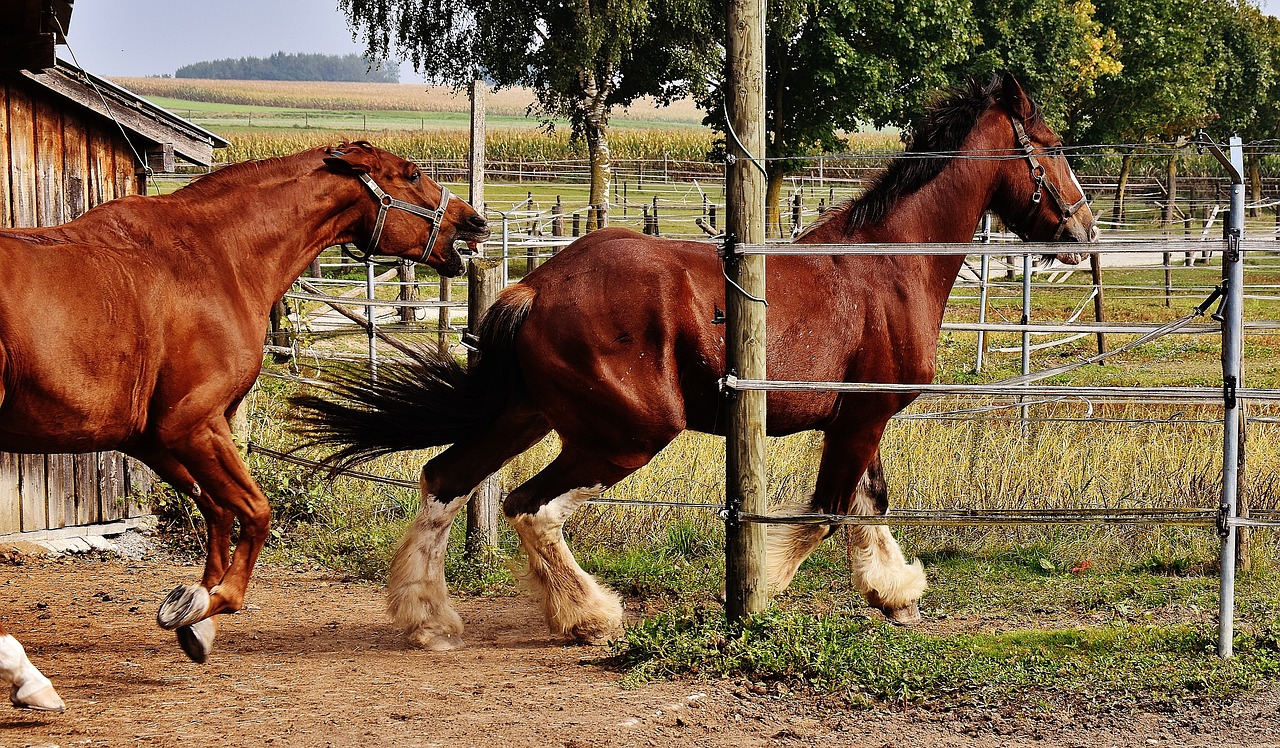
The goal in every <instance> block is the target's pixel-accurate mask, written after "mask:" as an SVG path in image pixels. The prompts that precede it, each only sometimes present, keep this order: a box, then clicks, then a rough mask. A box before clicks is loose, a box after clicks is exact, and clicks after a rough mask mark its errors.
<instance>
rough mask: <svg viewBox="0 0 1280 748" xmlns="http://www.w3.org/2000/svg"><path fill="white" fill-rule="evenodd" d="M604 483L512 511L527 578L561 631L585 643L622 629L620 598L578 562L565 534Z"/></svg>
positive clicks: (551, 622)
mask: <svg viewBox="0 0 1280 748" xmlns="http://www.w3.org/2000/svg"><path fill="white" fill-rule="evenodd" d="M603 490H604V489H603V486H594V487H591V488H575V489H573V490H571V491H569V492H568V493H565V494H562V495H560V496H557V497H556V498H554V499H552V500H551V501H549V502H547V503H546V504H544V505H543V506H542V507H541V508H539V509H538V511H537V512H535V513H533V514H516V515H515V516H511V515H510V514H508V516H507V519H509V520H510V521H511V524H512V526H513V527H515V529H516V533H517V534H518V535H519V536H520V543H521V545H522V546H524V550H525V554H526V555H527V556H528V557H529V568H528V571H527V574H526V576H525V581H526V582H527V583H528V584H529V586H530V587H531V588H532V590H533V592H534V594H535V595H536V596H537V598H538V599H539V602H540V603H541V605H542V611H543V615H544V616H545V617H546V620H547V626H548V627H549V628H550V629H551V632H552V633H553V634H555V635H557V636H563V637H566V638H569V639H572V640H574V641H578V642H581V643H583V644H607V643H609V642H610V641H613V640H614V639H617V638H618V637H619V636H621V635H622V600H621V599H620V598H619V597H618V594H617V593H616V592H614V591H613V590H611V589H609V588H608V587H605V586H604V585H602V584H600V583H599V582H597V581H596V580H595V579H594V578H593V577H592V576H591V575H590V574H588V573H586V572H585V571H583V570H582V567H580V566H578V562H577V561H575V560H574V558H573V553H572V552H571V551H570V550H569V546H568V544H567V543H565V540H564V532H563V529H564V523H565V522H566V521H567V520H568V519H569V517H570V516H572V514H573V513H574V512H575V511H577V509H578V507H580V506H582V505H583V504H584V503H585V502H586V501H588V500H589V499H592V498H595V497H596V496H599V495H600V492H601V491H603Z"/></svg>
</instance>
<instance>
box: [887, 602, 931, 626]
mask: <svg viewBox="0 0 1280 748" xmlns="http://www.w3.org/2000/svg"><path fill="white" fill-rule="evenodd" d="M880 612H881V613H884V617H885V618H886V619H887V620H888V621H889V623H892V624H894V625H897V626H910V625H911V624H913V623H920V621H922V620H924V619H923V618H922V617H921V616H920V603H911V604H910V605H905V606H903V607H901V608H881V609H880Z"/></svg>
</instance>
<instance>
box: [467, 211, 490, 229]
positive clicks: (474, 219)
mask: <svg viewBox="0 0 1280 748" xmlns="http://www.w3.org/2000/svg"><path fill="white" fill-rule="evenodd" d="M467 223H469V224H471V226H472V227H473V228H477V229H483V228H488V226H489V222H488V221H487V220H485V217H484V216H482V215H480V214H479V213H477V214H475V215H473V216H471V217H470V218H468V219H467Z"/></svg>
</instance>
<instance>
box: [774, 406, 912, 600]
mask: <svg viewBox="0 0 1280 748" xmlns="http://www.w3.org/2000/svg"><path fill="white" fill-rule="evenodd" d="M879 437H880V431H879V430H876V431H875V432H874V434H868V433H860V434H857V435H847V436H833V435H832V434H828V435H827V437H826V440H825V443H824V445H823V453H822V463H821V466H820V467H819V469H818V481H817V485H816V487H815V489H814V493H813V496H812V497H811V498H810V500H809V501H808V502H804V503H798V504H788V505H785V506H782V507H779V508H778V510H777V511H776V513H777V514H780V515H785V514H796V513H823V514H885V513H886V512H887V511H888V509H889V500H888V486H887V484H886V482H885V480H884V467H883V465H882V463H881V461H880V453H879V450H878V448H877V447H878V444H879V441H880V438H879ZM835 529H836V526H835V525H774V526H771V527H770V528H769V540H768V559H769V584H770V589H771V590H772V591H774V592H775V593H776V592H781V591H782V590H784V589H786V587H787V586H788V585H789V584H790V583H791V580H792V579H793V578H794V577H795V573H796V570H797V569H798V568H799V566H800V564H801V562H803V561H804V559H806V558H808V557H809V555H810V554H812V553H813V551H814V550H816V549H817V547H818V545H819V544H821V543H822V541H823V540H825V539H826V538H827V537H829V536H830V535H831V534H832V533H834V532H835ZM849 532H850V539H851V541H852V543H853V545H854V552H853V554H852V565H853V568H852V572H853V579H854V584H855V586H856V587H857V589H858V592H860V593H861V594H862V595H863V597H865V598H866V600H867V602H868V603H869V604H870V605H871V606H872V607H875V608H878V609H879V610H880V611H881V612H883V613H884V614H885V616H886V617H887V618H888V619H889V620H891V621H893V622H895V623H913V622H915V621H918V620H919V618H920V610H919V603H918V601H919V599H920V596H921V595H923V594H924V590H925V588H926V587H927V586H928V581H927V578H926V576H925V573H924V566H923V565H922V564H921V563H920V562H919V561H918V560H917V561H915V562H913V563H908V562H907V561H906V558H905V557H904V556H903V554H902V549H901V548H900V547H899V546H898V542H897V541H896V540H895V539H894V537H893V533H891V532H890V531H889V528H888V527H887V526H885V525H851V526H850V528H849Z"/></svg>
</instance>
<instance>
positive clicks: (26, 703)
mask: <svg viewBox="0 0 1280 748" xmlns="http://www.w3.org/2000/svg"><path fill="white" fill-rule="evenodd" d="M0 682H3V683H6V684H8V685H9V689H10V690H9V702H10V703H11V704H13V706H14V707H15V708H18V709H37V710H40V711H46V712H61V711H63V710H64V709H66V708H67V705H66V704H65V703H63V701H62V697H60V696H58V692H57V691H56V690H54V687H53V683H52V682H51V681H50V680H49V679H48V678H46V677H45V676H44V673H41V672H40V671H39V670H37V669H36V666H35V665H32V664H31V660H29V659H27V652H26V650H25V649H23V648H22V644H21V643H20V642H19V641H18V640H17V639H14V638H13V637H12V636H10V635H9V634H8V633H7V632H6V631H5V630H4V627H3V626H0Z"/></svg>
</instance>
